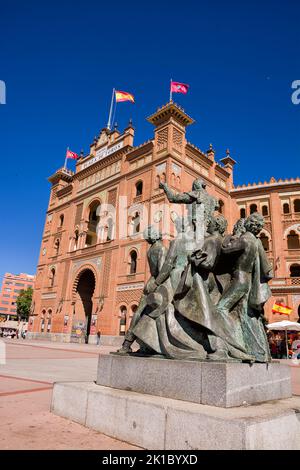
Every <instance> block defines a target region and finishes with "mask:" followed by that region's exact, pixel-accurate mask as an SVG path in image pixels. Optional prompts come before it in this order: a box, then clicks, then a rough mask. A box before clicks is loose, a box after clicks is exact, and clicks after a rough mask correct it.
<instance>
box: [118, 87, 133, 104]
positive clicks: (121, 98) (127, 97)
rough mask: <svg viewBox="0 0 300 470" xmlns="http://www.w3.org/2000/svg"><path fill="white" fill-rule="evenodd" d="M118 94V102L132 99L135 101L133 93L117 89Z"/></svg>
mask: <svg viewBox="0 0 300 470" xmlns="http://www.w3.org/2000/svg"><path fill="white" fill-rule="evenodd" d="M115 94H116V102H117V103H120V102H121V101H131V102H132V103H134V96H133V95H131V93H127V91H118V90H116V91H115Z"/></svg>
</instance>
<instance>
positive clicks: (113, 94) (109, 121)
mask: <svg viewBox="0 0 300 470" xmlns="http://www.w3.org/2000/svg"><path fill="white" fill-rule="evenodd" d="M114 96H115V89H114V88H113V91H112V95H111V102H110V110H109V116H108V123H107V129H109V130H110V128H111V115H112V109H113V102H114Z"/></svg>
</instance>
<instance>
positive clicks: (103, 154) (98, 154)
mask: <svg viewBox="0 0 300 470" xmlns="http://www.w3.org/2000/svg"><path fill="white" fill-rule="evenodd" d="M123 145H124V142H123V140H122V141H121V142H119V143H118V144H116V145H113V146H112V147H111V148H110V149H109V148H107V147H104V148H102V149H100V150H98V151H97V152H96V156H95V157H94V158H92V159H91V160H89V161H88V162H86V163H83V165H82V170H84V169H85V168H88V167H89V166H91V165H93V164H94V163H96V162H98V161H99V160H102V159H103V158H105V157H108V156H109V155H111V154H112V153H114V152H116V151H117V150H120V149H121V148H122V147H123Z"/></svg>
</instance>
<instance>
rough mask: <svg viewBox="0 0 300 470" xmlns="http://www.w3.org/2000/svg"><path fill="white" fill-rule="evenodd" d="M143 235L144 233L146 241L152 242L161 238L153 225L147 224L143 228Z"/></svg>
mask: <svg viewBox="0 0 300 470" xmlns="http://www.w3.org/2000/svg"><path fill="white" fill-rule="evenodd" d="M143 235H144V238H145V240H147V242H148V243H154V242H156V241H157V240H161V239H162V234H161V233H160V231H159V230H157V229H156V228H155V227H154V226H153V225H149V226H148V227H147V228H146V229H145V230H144V233H143Z"/></svg>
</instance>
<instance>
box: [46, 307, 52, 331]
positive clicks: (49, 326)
mask: <svg viewBox="0 0 300 470" xmlns="http://www.w3.org/2000/svg"><path fill="white" fill-rule="evenodd" d="M47 318H48V322H47V333H50V330H51V321H52V310H51V308H49V310H48V315H47Z"/></svg>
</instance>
